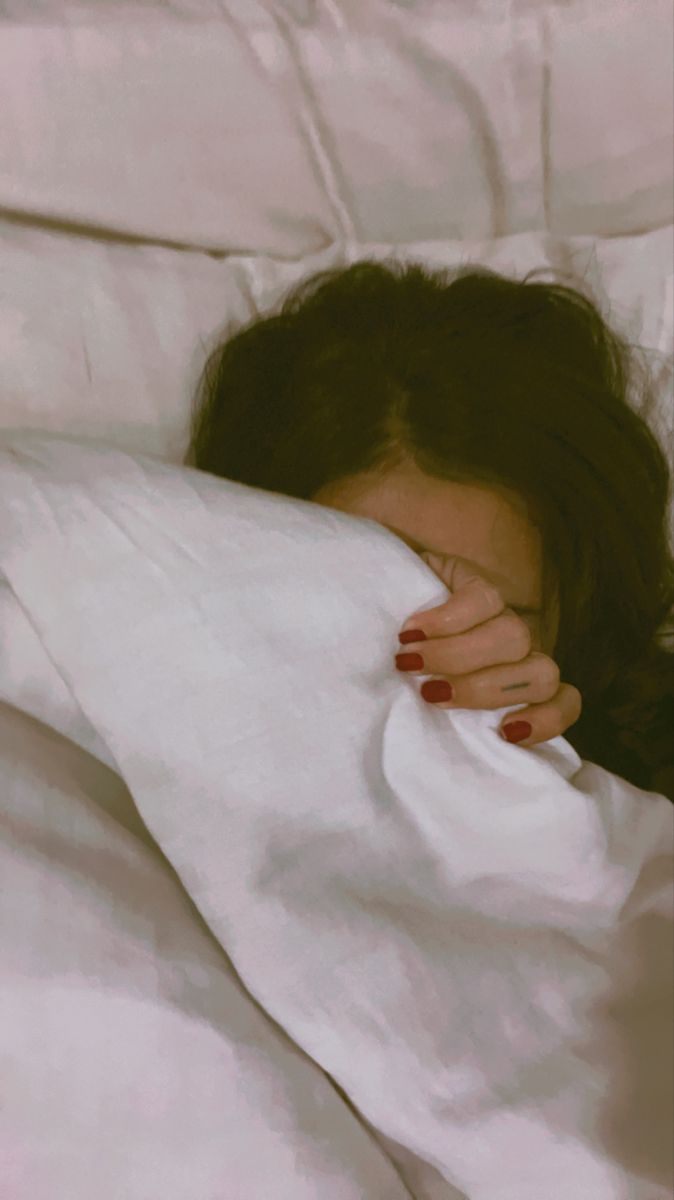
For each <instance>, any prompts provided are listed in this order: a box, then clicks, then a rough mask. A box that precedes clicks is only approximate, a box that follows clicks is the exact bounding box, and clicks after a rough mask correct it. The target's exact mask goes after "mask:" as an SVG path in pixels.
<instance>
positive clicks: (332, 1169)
mask: <svg viewBox="0 0 674 1200" xmlns="http://www.w3.org/2000/svg"><path fill="white" fill-rule="evenodd" d="M0 505H1V506H2V510H3V513H4V520H3V527H2V535H1V538H0V567H1V568H2V571H3V573H4V579H5V585H4V590H3V595H4V600H3V605H2V609H1V610H0V611H1V613H2V634H3V645H4V646H7V647H8V648H9V655H10V658H11V656H12V653H13V647H19V646H23V653H24V654H25V656H26V657H25V658H23V659H22V657H21V654H22V652H21V651H20V650H19V649H16V650H15V651H14V654H15V657H14V661H13V663H12V665H11V668H10V669H9V670H7V669H6V668H5V670H4V671H3V689H4V696H3V698H4V700H5V702H6V704H8V705H14V706H15V707H16V708H17V709H22V710H23V713H24V714H30V717H31V718H37V719H38V720H43V721H44V720H45V718H46V714H47V709H48V707H49V706H51V709H52V712H51V717H50V720H51V722H52V728H51V729H48V728H46V727H44V726H39V725H36V724H35V723H34V722H33V721H32V720H31V719H30V718H29V717H28V716H24V715H22V714H21V713H19V712H15V711H13V710H11V709H9V708H7V709H6V710H5V713H4V724H3V741H2V753H3V772H4V778H5V787H4V789H3V796H2V828H3V838H4V840H3V843H2V854H3V863H2V871H3V880H4V882H5V889H4V895H3V902H2V931H3V937H4V942H5V947H6V949H5V952H4V959H3V967H2V970H3V987H2V993H1V995H2V1007H3V1012H2V1019H1V1020H0V1030H1V1032H0V1037H1V1038H2V1040H3V1049H2V1054H3V1062H4V1069H3V1084H2V1086H3V1104H2V1119H1V1123H0V1148H1V1149H0V1153H1V1155H2V1161H3V1163H4V1170H5V1178H9V1179H10V1180H11V1190H10V1192H9V1196H10V1197H11V1200H52V1198H53V1197H57V1196H61V1195H67V1196H68V1198H69V1200H80V1198H81V1200H84V1198H85V1196H86V1197H89V1196H91V1194H92V1189H94V1191H95V1194H96V1195H97V1196H100V1197H104V1198H105V1200H108V1198H109V1200H113V1197H114V1198H115V1200H117V1198H118V1197H124V1200H150V1197H155V1196H158V1195H161V1196H162V1197H170V1198H171V1200H174V1198H175V1200H178V1198H180V1200H183V1197H184V1198H185V1200H187V1197H194V1196H198V1197H199V1200H225V1198H227V1200H228V1198H229V1197H232V1200H235V1198H236V1200H249V1198H250V1200H257V1197H267V1196H270V1197H274V1198H276V1197H278V1198H279V1200H281V1198H282V1200H286V1197H287V1198H288V1200H291V1198H292V1200H299V1198H301V1197H304V1196H306V1197H310V1196H311V1197H314V1196H315V1197H323V1196H326V1197H332V1196H335V1197H340V1198H341V1197H342V1196H344V1197H346V1196H348V1197H351V1196H353V1197H356V1196H365V1197H373V1198H378V1197H391V1198H392V1200H393V1198H395V1197H398V1196H403V1195H407V1194H411V1195H413V1196H415V1197H421V1198H425V1197H429V1198H431V1197H432V1198H433V1200H440V1198H445V1197H451V1198H452V1200H455V1198H456V1197H457V1196H459V1197H461V1196H468V1197H470V1200H541V1198H543V1197H544V1198H545V1200H668V1197H669V1195H670V1190H671V1117H672V1063H671V1057H672V1056H671V1041H670V1035H671V1003H672V981H671V974H672V850H673V845H672V837H673V830H674V807H673V806H672V805H671V803H670V802H669V801H667V800H666V799H665V798H663V797H660V796H657V795H656V794H653V793H647V792H643V791H640V790H639V789H637V788H635V787H633V786H632V785H630V784H629V783H627V782H625V781H623V780H620V779H619V778H618V777H617V776H614V775H612V774H611V773H609V772H607V771H605V770H603V769H602V768H600V767H597V766H595V765H593V764H590V763H583V762H581V760H580V759H579V758H578V756H577V755H576V753H575V751H573V749H572V748H571V746H570V745H569V744H568V743H567V742H566V741H565V740H564V739H563V738H557V739H554V740H553V741H552V742H550V743H547V744H546V745H544V746H542V747H537V748H536V749H535V750H533V751H527V752H524V753H523V751H522V749H521V748H518V747H514V746H508V745H507V744H505V743H504V742H502V741H501V739H499V738H498V737H497V735H496V732H495V731H496V728H497V726H498V723H499V720H500V716H501V715H502V712H503V711H504V710H501V711H500V712H496V713H492V712H436V711H434V710H429V707H428V706H427V705H424V704H423V703H422V702H421V701H420V700H419V698H418V695H417V690H416V689H417V684H416V682H413V681H412V680H401V679H400V677H399V675H398V674H397V673H396V672H395V671H394V669H393V667H392V663H391V661H390V660H391V659H392V654H393V652H394V649H395V646H394V643H395V636H396V631H397V629H398V628H399V626H400V623H401V621H402V620H403V619H404V617H405V616H406V615H408V614H409V612H411V611H415V610H417V609H418V608H419V607H424V606H426V605H429V604H433V603H438V602H439V601H440V600H441V599H442V598H444V597H445V596H446V594H447V593H446V589H445V588H444V586H443V585H442V584H441V583H440V582H439V580H438V579H437V578H436V577H435V576H434V575H433V573H432V572H430V570H429V569H428V568H427V567H426V566H425V564H423V563H421V562H420V560H419V559H418V558H417V557H416V556H415V555H414V554H412V552H411V551H409V550H408V548H407V547H406V546H405V545H404V544H403V543H402V542H400V541H399V540H398V539H397V538H395V537H394V536H393V535H392V534H389V533H388V532H387V531H385V530H383V529H382V528H381V527H380V526H378V525H376V524H374V523H373V522H370V521H363V520H358V519H356V518H352V517H348V516H346V515H344V514H338V513H334V512H330V511H329V510H326V509H323V508H319V507H318V506H316V505H312V504H307V503H304V502H302V501H295V500H290V499H288V498H287V497H283V496H277V495H270V494H268V493H264V492H260V491H258V490H256V489H251V488H245V487H242V486H240V485H237V484H231V483H229V482H227V481H223V480H218V479H214V478H212V477H209V476H206V475H204V474H202V473H200V472H196V471H189V470H186V469H184V468H175V467H171V466H169V465H167V464H165V463H161V462H159V461H158V460H153V459H149V458H140V457H138V456H130V455H125V454H123V453H119V452H116V451H113V450H110V449H109V448H106V447H99V446H96V445H93V444H92V445H85V444H83V443H78V442H75V441H67V440H61V439H52V438H49V437H40V436H34V435H27V434H20V433H17V434H15V435H11V434H6V435H5V436H4V438H3V445H2V453H1V454H0ZM17 638H18V641H16V639H17ZM21 661H23V662H24V663H26V664H29V665H28V669H27V670H24V671H23V672H21V669H20V668H21ZM17 672H18V673H17ZM54 672H56V673H57V674H58V676H59V677H60V679H61V682H62V685H63V691H62V695H61V701H62V703H61V705H60V708H59V712H58V713H56V712H55V711H54V706H55V699H54V697H55V692H54V689H53V687H52V681H53V673H54ZM54 722H56V727H60V732H59V733H58V734H57V733H56V732H55V728H54ZM66 737H67V739H68V740H66ZM40 741H41V742H42V746H41V747H39V745H38V744H39V743H40ZM45 741H46V742H47V743H48V744H49V743H50V744H51V746H52V754H53V759H52V764H51V771H50V777H49V778H46V776H45V774H44V772H43V771H42V770H41V769H40V768H38V766H37V764H38V763H43V762H44V744H45ZM75 743H79V746H80V749H79V750H77V749H76V745H75ZM33 745H34V746H35V751H36V752H35V756H34V758H33V756H32V753H31V747H32V746H33ZM99 747H103V748H104V752H103V754H102V755H99V754H98V748H99ZM40 748H41V749H42V755H40V754H38V753H37V751H38V749H40ZM87 752H88V753H87ZM104 763H105V765H104ZM123 785H126V787H127V788H128V789H129V793H130V796H129V793H127V792H126V791H125V789H124V786H123ZM130 797H132V798H133V802H135V805H136V806H137V810H138V812H139V813H140V816H141V817H142V820H143V822H144V823H145V824H146V826H147V829H148V830H149V831H150V834H151V835H152V838H154V839H156V843H157V844H158V846H159V848H160V849H161V851H162V852H163V854H164V855H165V858H166V860H167V861H168V864H170V867H172V868H174V869H175V871H176V872H177V876H178V878H179V880H180V882H181V883H182V885H183V888H184V891H183V890H182V889H181V887H180V885H179V883H178V881H177V879H176V877H175V876H174V875H173V874H172V872H171V870H170V867H169V866H167V863H166V861H164V860H163V859H162V858H160V857H158V856H157V855H156V854H153V850H152V842H151V839H150V838H148V836H147V835H146V834H145V835H143V836H141V835H142V834H143V831H142V829H140V827H139V822H138V817H137V815H136V814H135V813H134V803H133V802H131V800H130ZM139 829H140V832H139ZM193 906H194V907H193ZM197 911H198V912H199V913H200V914H201V917H202V918H203V919H204V920H205V922H206V925H207V926H208V928H209V930H210V933H207V932H206V929H205V928H204V926H203V925H202V923H201V921H200V919H199V917H198V916H197ZM335 1085H337V1087H338V1088H339V1089H340V1090H339V1091H337V1090H336V1089H335ZM406 1189H407V1190H406Z"/></svg>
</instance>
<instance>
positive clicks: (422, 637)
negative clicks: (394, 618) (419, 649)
mask: <svg viewBox="0 0 674 1200" xmlns="http://www.w3.org/2000/svg"><path fill="white" fill-rule="evenodd" d="M398 641H399V642H402V644H403V646H406V645H407V644H408V642H426V641H428V638H427V637H426V634H425V633H424V632H423V630H421V629H407V630H406V631H405V633H399V634H398Z"/></svg>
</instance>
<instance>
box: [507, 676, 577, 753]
mask: <svg viewBox="0 0 674 1200" xmlns="http://www.w3.org/2000/svg"><path fill="white" fill-rule="evenodd" d="M582 711H583V698H582V696H581V694H580V692H579V691H578V688H576V687H574V686H573V684H570V683H560V685H559V689H558V691H557V694H556V696H554V697H553V698H552V700H548V701H546V703H545V704H531V705H528V706H527V708H522V709H520V711H519V712H516V713H509V715H508V716H506V717H504V718H503V721H502V722H501V725H500V727H499V730H498V733H499V735H500V737H502V738H503V739H504V740H505V741H509V740H510V739H509V738H508V737H506V734H505V726H506V725H514V724H516V723H517V722H526V723H527V724H528V725H530V726H531V733H529V734H527V736H525V737H524V738H518V739H517V742H516V744H517V745H518V746H524V747H525V748H526V747H530V746H537V745H540V744H541V743H542V742H549V741H550V739H551V738H556V737H563V736H564V734H565V732H566V730H567V729H569V728H570V726H571V725H575V723H576V721H577V720H578V718H579V717H580V714H581V712H582Z"/></svg>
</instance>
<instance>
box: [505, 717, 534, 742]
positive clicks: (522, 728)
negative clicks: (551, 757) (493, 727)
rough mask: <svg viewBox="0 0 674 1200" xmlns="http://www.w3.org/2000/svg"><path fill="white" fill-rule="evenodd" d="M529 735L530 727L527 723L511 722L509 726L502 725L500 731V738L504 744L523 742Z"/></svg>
mask: <svg viewBox="0 0 674 1200" xmlns="http://www.w3.org/2000/svg"><path fill="white" fill-rule="evenodd" d="M530 733H531V725H530V724H529V722H528V721H511V723H510V725H504V726H503V729H502V730H501V737H502V738H503V740H504V741H505V742H523V741H524V739H525V738H528V737H529V734H530Z"/></svg>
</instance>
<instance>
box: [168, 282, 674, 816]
mask: <svg viewBox="0 0 674 1200" xmlns="http://www.w3.org/2000/svg"><path fill="white" fill-rule="evenodd" d="M633 387H636V388H638V389H639V399H640V400H641V402H642V404H647V403H648V401H649V399H652V387H653V385H652V381H651V379H650V377H649V373H648V370H647V369H645V368H644V366H643V363H642V362H641V359H640V358H639V357H638V354H637V348H635V347H633V346H631V344H630V343H628V342H627V341H625V340H624V339H622V338H621V337H620V336H619V335H618V334H617V333H616V332H614V331H613V330H611V329H610V328H609V327H608V325H607V324H606V323H605V321H604V320H603V318H602V316H601V315H600V313H599V311H598V309H597V308H596V307H595V305H594V304H593V302H592V301H591V300H590V299H588V298H587V297H586V296H584V295H582V294H581V293H580V292H579V291H577V290H576V289H574V288H571V287H566V286H563V285H561V284H548V283H541V282H529V276H526V277H525V278H524V280H522V281H519V280H513V279H508V278H505V277H503V276H501V275H499V274H497V273H496V272H494V271H491V270H488V269H486V268H484V267H481V266H475V265H469V266H466V267H462V268H460V269H458V270H454V271H448V270H440V269H431V268H429V267H427V266H422V265H421V264H414V263H411V264H409V263H408V264H405V263H397V262H396V261H395V260H388V261H387V262H385V263H381V262H373V261H367V260H365V261H361V262H358V263H355V264H354V265H353V266H351V267H348V268H346V269H344V270H335V271H326V272H322V273H320V274H319V275H317V276H314V277H313V278H311V279H309V280H305V281H303V282H302V283H300V285H299V286H298V287H296V288H295V289H294V290H293V291H292V292H291V293H290V295H289V296H288V298H287V299H286V300H285V302H284V303H283V304H282V306H281V309H280V312H278V313H276V314H271V315H268V316H263V317H262V318H259V319H256V320H254V321H253V322H251V323H249V324H248V325H247V326H245V327H244V328H243V329H240V330H239V331H238V332H235V333H233V334H230V335H229V336H227V337H226V338H225V340H224V341H223V342H222V343H221V344H219V345H218V346H217V348H216V349H215V350H214V351H213V352H212V353H211V355H210V357H209V359H208V362H207V364H206V368H205V370H204V374H203V376H202V380H201V383H200V388H199V392H198V395H197V398H196V407H195V412H194V418H193V423H192V429H191V443H190V448H189V451H188V454H187V456H186V459H185V461H186V463H187V465H190V466H194V467H197V468H199V469H201V470H204V471H208V472H211V473H213V474H215V475H219V476H222V477H225V478H228V479H232V480H236V481H238V482H241V483H245V484H248V485H250V486H253V487H258V488H264V489H268V490H270V491H274V492H281V493H285V494H286V495H288V496H296V497H299V498H301V499H304V500H314V501H316V502H317V503H321V504H326V505H330V506H333V507H335V508H339V509H341V510H342V511H344V512H350V513H353V514H355V515H361V516H365V517H369V518H371V519H373V520H376V521H380V522H381V523H382V524H383V525H386V526H387V527H388V528H389V529H391V530H392V531H393V532H394V533H396V534H397V535H398V536H399V537H401V538H403V539H404V540H405V541H406V542H407V544H408V545H409V546H410V547H411V548H412V549H414V550H416V551H417V552H418V553H420V554H422V555H423V557H424V558H425V560H426V562H427V563H428V564H429V566H431V567H432V569H434V570H435V571H436V572H437V573H438V574H439V575H440V576H441V577H442V578H443V579H444V580H445V582H446V583H447V585H448V586H449V587H450V589H451V590H452V592H453V593H454V594H453V597H452V599H451V600H450V601H449V602H448V603H447V604H446V605H443V606H440V607H439V608H437V609H434V610H430V611H429V612H425V613H422V614H417V615H415V618H414V619H413V620H412V621H411V622H410V621H407V622H406V623H405V627H404V630H403V631H402V634H401V638H400V640H401V642H402V643H403V644H402V646H401V651H403V653H404V655H405V656H407V655H408V654H412V655H418V657H416V658H412V659H408V658H406V657H405V658H403V659H402V660H401V661H399V662H398V663H397V665H398V667H399V669H403V670H404V669H413V670H417V671H420V672H422V673H424V674H432V675H433V676H434V679H433V680H432V681H430V682H431V684H432V685H433V686H431V687H430V688H429V687H428V686H427V685H424V689H423V691H424V698H425V699H428V700H429V702H436V703H438V702H439V703H446V702H447V701H446V699H444V698H443V690H442V686H441V685H442V684H444V685H445V689H446V685H447V684H448V683H449V684H451V685H452V687H453V689H454V696H453V699H452V702H451V703H452V707H459V708H461V707H464V708H468V707H473V708H500V707H505V706H506V705H508V704H514V703H518V702H520V701H521V702H527V704H528V705H529V707H527V708H526V709H525V710H521V711H520V712H518V713H517V714H516V715H515V716H516V722H515V723H518V722H520V721H521V720H522V719H525V720H526V721H527V722H528V724H529V725H530V727H531V733H530V734H529V736H528V737H526V738H525V740H524V742H523V743H522V744H523V746H524V747H526V746H527V745H534V744H536V742H540V741H545V740H547V739H548V738H549V737H554V736H557V735H558V734H563V735H564V736H565V737H566V738H567V739H568V741H569V742H570V743H571V745H572V746H574V748H575V749H576V750H577V752H578V754H579V755H580V756H581V757H582V758H584V759H589V760H591V761H593V762H596V763H598V764H600V765H601V766H603V767H606V768H607V769H608V770H610V771H613V772H615V773H616V774H618V775H620V776H621V777H623V778H625V779H627V780H629V781H631V782H632V783H634V784H636V785H637V786H638V787H640V788H644V789H646V790H653V791H658V792H660V793H662V794H665V795H667V796H668V797H669V798H670V799H672V800H674V753H673V749H672V742H673V741H674V739H673V738H672V730H674V673H673V671H672V661H673V658H674V655H673V654H672V652H671V651H670V650H668V649H666V648H665V646H664V645H662V644H660V643H659V641H658V638H657V635H658V633H659V632H660V631H661V626H662V624H663V622H664V621H665V620H667V618H669V617H670V616H671V613H672V609H673V607H674V559H673V557H672V553H671V550H670V547H669V544H668V535H667V514H668V501H669V497H670V490H671V478H670V471H669V467H668V463H667V460H666V458H665V456H664V454H663V451H662V449H661V448H660V445H659V443H658V441H657V439H656V438H655V436H654V435H653V433H652V432H651V431H650V429H649V427H648V425H647V423H646V422H645V420H643V419H642V418H641V417H640V416H638V415H637V414H636V412H635V411H634V410H633V408H632V406H631V403H630V401H629V392H630V390H631V389H632V388H633ZM405 633H406V634H407V636H404V634H405ZM419 659H421V666H420V665H419ZM506 721H507V722H508V723H509V724H512V723H513V721H514V718H513V714H510V715H509V717H508V718H506ZM522 732H523V731H522V729H519V730H517V729H516V730H515V737H517V735H518V733H519V734H520V735H521V734H522ZM525 732H526V730H525Z"/></svg>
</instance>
